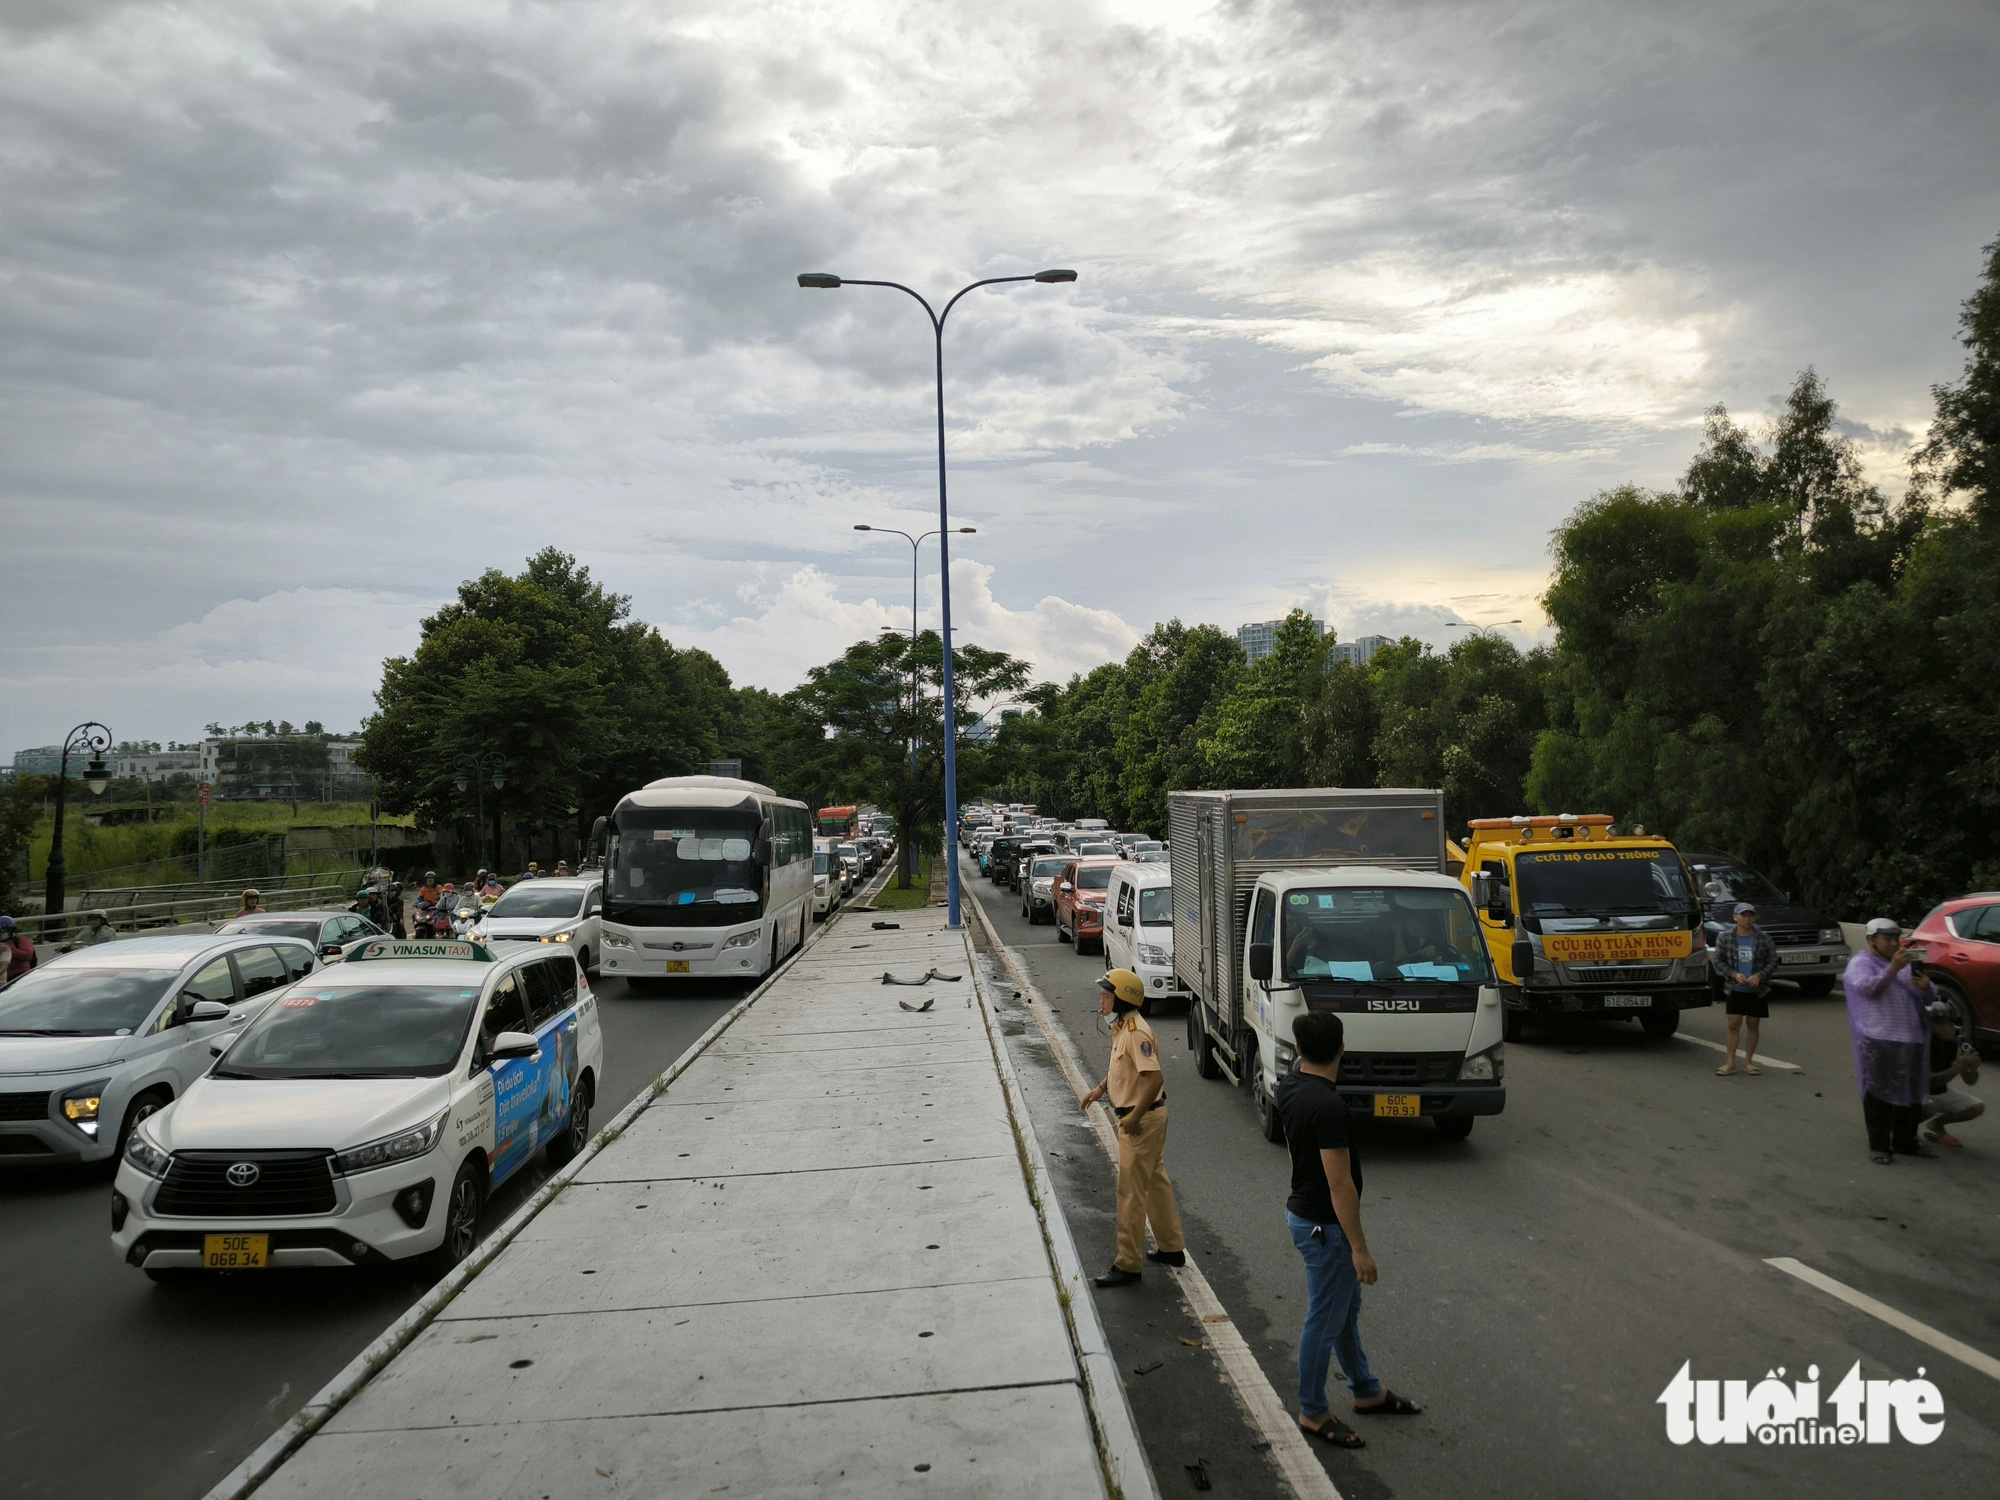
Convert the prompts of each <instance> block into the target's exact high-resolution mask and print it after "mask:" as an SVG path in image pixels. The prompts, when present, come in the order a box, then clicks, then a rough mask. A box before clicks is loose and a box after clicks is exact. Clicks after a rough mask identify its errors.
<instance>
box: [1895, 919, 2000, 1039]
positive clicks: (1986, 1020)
mask: <svg viewBox="0 0 2000 1500" xmlns="http://www.w3.org/2000/svg"><path fill="white" fill-rule="evenodd" d="M1903 941H1904V942H1905V943H1907V944H1910V945H1912V946H1914V947H1917V948H1921V949H1922V950H1923V953H1924V967H1925V969H1926V970H1927V971H1928V972H1929V974H1930V976H1931V982H1932V983H1933V984H1935V985H1936V986H1937V987H1938V992H1939V993H1940V994H1941V995H1942V996H1943V997H1944V998H1945V999H1946V1000H1949V1001H1950V1002H1951V1003H1952V1005H1953V1007H1955V1008H1956V1009H1957V1011H1958V1024H1959V1034H1960V1035H1961V1036H1963V1037H1964V1038H1965V1039H1966V1040H1968V1041H1987V1042H1992V1041H2000V1035H1996V1033H2000V891H1987V892H1986V893H1984V894H1983V895H1978V896H1954V897H1953V898H1952V899H1951V900H1949V901H1945V902H1942V903H1940V904H1939V905H1938V906H1937V908H1936V909H1935V910H1933V911H1932V912H1931V914H1930V915H1929V916H1927V917H1925V918H1924V919H1923V921H1921V922H1919V923H1918V924H1917V925H1916V929H1915V930H1914V931H1911V932H1907V933H1905V934H1903Z"/></svg>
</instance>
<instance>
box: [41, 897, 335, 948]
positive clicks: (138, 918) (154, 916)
mask: <svg viewBox="0 0 2000 1500" xmlns="http://www.w3.org/2000/svg"><path fill="white" fill-rule="evenodd" d="M259 889H260V890H262V887H259ZM242 894H243V893H242V889H241V887H238V888H236V889H234V890H231V891H228V892H220V891H217V892H205V893H203V894H201V895H198V896H191V897H185V898H182V899H179V900H173V901H145V902H134V903H132V904H130V905H127V906H120V907H110V908H107V907H102V906H98V907H78V908H75V909H73V910H70V911H66V912H61V913H53V912H51V913H44V914H41V915H37V916H26V917H17V918H15V922H16V923H17V924H18V925H19V926H20V928H21V929H22V930H23V931H24V932H26V933H27V934H28V936H29V937H30V938H33V939H35V940H37V941H39V942H48V941H51V940H57V939H62V938H74V937H76V936H77V935H78V934H79V933H81V932H82V930H83V929H84V927H85V926H86V925H87V924H88V922H89V920H90V918H91V916H92V915H93V914H97V915H102V916H103V917H104V919H105V921H106V922H107V923H108V924H109V925H110V927H111V930H112V932H113V933H114V934H117V935H120V936H125V935H129V934H130V933H133V932H138V931H141V930H143V929H145V928H148V927H166V926H171V925H174V924H177V923H182V922H220V921H226V920H227V919H228V918H230V917H233V916H235V915H236V905H237V902H238V901H239V900H240V899H241V897H242ZM265 894H266V895H267V896H268V897H269V899H268V900H266V901H265V903H264V907H265V910H267V911H303V910H308V909H310V908H312V907H317V906H346V905H347V904H348V903H349V902H350V901H352V900H353V895H354V885H353V884H352V883H351V882H349V883H343V884H340V885H312V886H294V887H293V888H292V889H290V890H283V891H275V892H266V893H265Z"/></svg>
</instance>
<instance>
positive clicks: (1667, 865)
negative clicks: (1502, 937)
mask: <svg viewBox="0 0 2000 1500" xmlns="http://www.w3.org/2000/svg"><path fill="white" fill-rule="evenodd" d="M1514 872H1515V879H1516V880H1517V881H1518V882H1519V884H1520V901H1521V911H1522V912H1523V913H1524V914H1528V913H1532V914H1534V915H1536V916H1551V917H1560V916H1563V915H1565V914H1566V913H1574V914H1576V915H1594V914H1603V915H1607V916H1612V915H1641V914H1646V915H1650V914H1657V913H1660V912H1673V913H1676V914H1678V913H1680V912H1683V911H1685V910H1686V908H1687V901H1688V894H1689V893H1688V888H1687V880H1686V878H1685V876H1684V875H1683V873H1682V870H1681V861H1680V856H1679V855H1677V854H1675V853H1674V851H1673V850H1671V849H1565V850H1563V851H1562V852H1560V853H1557V852H1556V851H1554V850H1550V851H1548V852H1546V853H1527V852H1523V853H1520V854H1517V855H1515V856H1514Z"/></svg>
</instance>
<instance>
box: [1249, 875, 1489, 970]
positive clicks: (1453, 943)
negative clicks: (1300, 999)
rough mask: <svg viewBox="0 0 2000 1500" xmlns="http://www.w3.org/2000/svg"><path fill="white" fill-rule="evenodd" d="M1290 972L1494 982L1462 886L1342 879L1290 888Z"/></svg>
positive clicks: (1286, 909)
mask: <svg viewBox="0 0 2000 1500" xmlns="http://www.w3.org/2000/svg"><path fill="white" fill-rule="evenodd" d="M1284 912H1285V927H1284V944H1285V968H1284V974H1285V978H1286V979H1288V980H1292V981H1294V982H1296V981H1298V980H1302V979H1312V980H1322V981H1325V980H1331V981H1335V982H1338V981H1340V980H1355V981H1359V982H1364V983H1365V982H1374V983H1388V984H1400V983H1404V982H1407V981H1412V980H1415V981H1422V982H1427V983H1432V984H1436V983H1440V982H1442V983H1451V984H1491V983H1492V982H1493V972H1492V970H1491V969H1490V968H1489V967H1488V965H1487V961H1486V943H1485V940H1484V939H1482V938H1481V937H1480V935H1479V924H1478V922H1476V921H1475V920H1474V919H1473V915H1472V903H1471V902H1470V901H1468V900H1467V899H1466V897H1465V894H1464V893H1463V892H1462V891H1445V890H1435V889H1424V888H1421V887H1407V886H1405V887H1396V886H1336V887H1334V888H1333V889H1331V890H1324V891H1320V890H1313V891H1291V892H1288V893H1287V894H1286V896H1285V906H1284Z"/></svg>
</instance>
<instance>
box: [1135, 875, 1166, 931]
mask: <svg viewBox="0 0 2000 1500" xmlns="http://www.w3.org/2000/svg"><path fill="white" fill-rule="evenodd" d="M1139 925H1140V926H1141V927H1171V926H1173V925H1174V888H1173V887H1172V886H1170V885H1149V886H1147V887H1145V888H1144V889H1143V890H1141V891H1140V892H1139Z"/></svg>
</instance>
